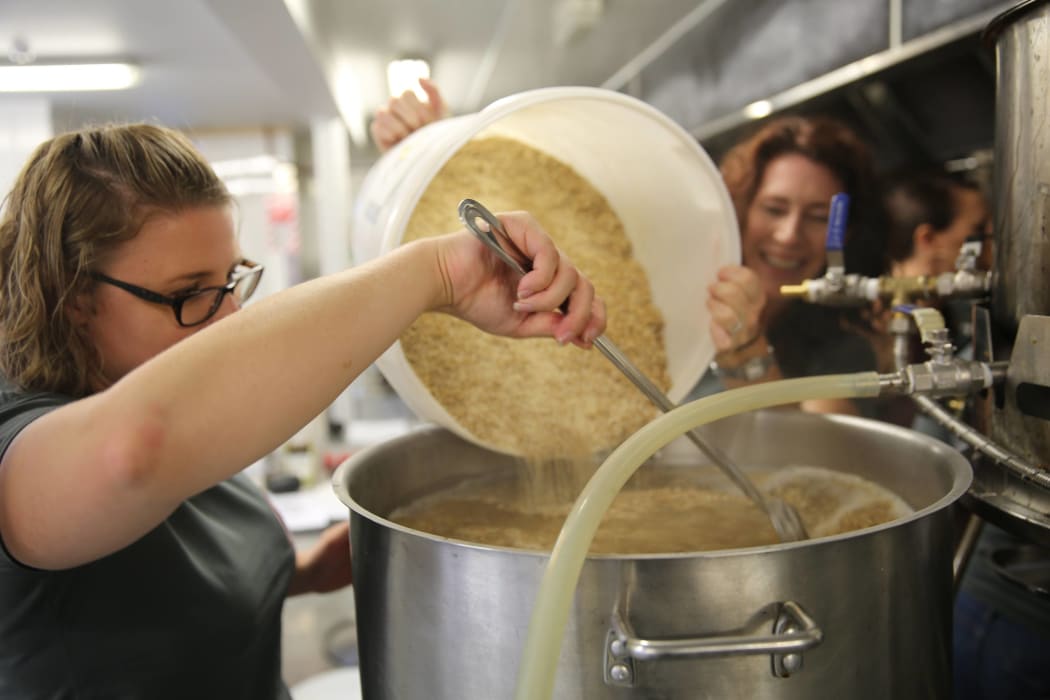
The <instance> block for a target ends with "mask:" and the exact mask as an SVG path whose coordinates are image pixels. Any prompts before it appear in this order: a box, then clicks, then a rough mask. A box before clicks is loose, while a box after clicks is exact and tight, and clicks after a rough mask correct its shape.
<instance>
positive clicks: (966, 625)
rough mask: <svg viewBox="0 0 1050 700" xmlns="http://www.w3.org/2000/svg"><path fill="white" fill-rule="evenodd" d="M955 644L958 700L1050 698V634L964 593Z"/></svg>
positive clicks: (958, 603)
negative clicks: (1045, 633) (1024, 623)
mask: <svg viewBox="0 0 1050 700" xmlns="http://www.w3.org/2000/svg"><path fill="white" fill-rule="evenodd" d="M953 647H954V658H953V660H952V665H953V667H954V686H955V692H954V695H953V697H954V700H1050V638H1048V637H1045V636H1043V635H1041V634H1039V633H1037V632H1035V631H1033V630H1031V629H1029V628H1027V627H1025V626H1023V625H1019V624H1017V623H1015V622H1013V621H1012V620H1009V619H1007V618H1005V617H1003V616H1002V615H1001V614H999V613H998V612H996V610H995V609H994V608H991V607H989V606H987V605H985V604H984V603H983V602H981V601H980V600H978V599H977V598H975V597H973V596H971V595H968V594H966V593H963V592H960V593H959V594H958V596H957V597H956V599H955V620H954V640H953Z"/></svg>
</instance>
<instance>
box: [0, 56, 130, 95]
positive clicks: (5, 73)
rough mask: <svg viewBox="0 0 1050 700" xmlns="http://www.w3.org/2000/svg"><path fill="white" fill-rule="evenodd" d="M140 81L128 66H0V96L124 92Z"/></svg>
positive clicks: (124, 64) (109, 64)
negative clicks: (21, 93) (22, 93)
mask: <svg viewBox="0 0 1050 700" xmlns="http://www.w3.org/2000/svg"><path fill="white" fill-rule="evenodd" d="M138 81H139V68H138V66H135V65H132V64H130V63H70V64H41V63H29V64H26V65H6V66H0V92H81V91H89V90H124V89H126V88H130V87H132V86H134V85H135V84H137V83H138Z"/></svg>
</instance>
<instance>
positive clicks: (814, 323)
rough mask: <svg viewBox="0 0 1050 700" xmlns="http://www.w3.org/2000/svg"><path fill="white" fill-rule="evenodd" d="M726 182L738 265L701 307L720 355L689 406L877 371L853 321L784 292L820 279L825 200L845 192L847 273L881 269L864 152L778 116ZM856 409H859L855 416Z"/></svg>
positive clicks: (729, 166)
mask: <svg viewBox="0 0 1050 700" xmlns="http://www.w3.org/2000/svg"><path fill="white" fill-rule="evenodd" d="M721 170H722V177H723V179H724V180H725V184H726V187H727V188H728V190H729V194H730V197H731V198H732V200H733V205H734V207H735V209H736V213H737V218H738V220H739V221H740V230H741V250H742V253H743V264H742V265H739V266H736V265H733V266H727V267H724V268H722V269H721V270H719V274H718V280H717V281H716V282H715V283H714V284H713V285H711V288H710V296H709V297H708V299H707V307H708V309H709V310H710V312H711V316H712V321H711V334H712V336H713V338H714V341H715V346H716V347H717V348H718V351H719V352H718V354H717V355H716V357H715V362H714V363H713V364H712V372H710V373H708V375H707V376H705V377H704V379H702V380H701V382H700V384H699V385H698V386H697V388H696V389H695V390H694V391H693V393H692V395H691V397H692V398H697V397H699V396H703V395H706V394H709V393H713V392H714V391H717V390H719V388H721V387H723V386H724V387H729V388H732V387H737V386H742V385H744V384H748V383H752V382H757V381H771V380H774V379H780V378H783V377H801V376H811V375H816V374H829V373H836V372H858V371H864V370H871V369H874V368H875V354H874V351H873V350H872V349H871V346H870V344H869V343H868V342H867V340H865V338H864V337H863V336H862V335H861V334H859V333H854V332H851V327H853V326H855V325H856V324H859V323H860V319H859V318H858V317H856V316H855V315H853V314H851V313H850V312H844V311H840V310H835V309H826V308H822V307H817V306H812V305H808V304H806V303H805V302H801V301H789V300H787V299H785V298H784V297H782V296H781V295H780V287H781V286H782V285H787V284H798V283H799V282H801V281H802V280H804V279H808V278H812V277H816V276H818V275H819V274H821V273H822V272H823V270H824V268H825V266H826V265H827V259H826V254H825V242H824V239H825V235H826V233H827V224H828V211H829V207H830V204H831V198H832V196H833V195H835V194H836V193H838V192H847V193H848V194H849V195H850V197H851V199H852V207H851V213H850V218H849V222H848V224H847V232H846V249H845V254H846V265H847V270H848V271H849V272H857V273H862V274H867V275H878V274H880V273H881V272H882V271H883V269H884V266H885V262H884V261H885V253H884V244H883V242H882V228H881V226H880V225H879V221H880V220H881V214H880V209H879V202H878V198H877V193H876V190H875V184H874V183H875V177H874V164H873V161H872V158H871V154H870V152H869V149H868V147H867V146H866V145H865V144H864V143H863V142H862V141H861V140H860V138H859V137H858V136H857V135H856V134H855V133H854V132H853V131H852V130H850V129H849V128H848V127H846V126H845V125H843V124H841V123H839V122H837V121H834V120H832V119H827V118H820V117H816V118H811V117H801V116H791V117H781V118H779V119H775V120H773V121H770V122H769V123H767V124H765V125H764V126H762V127H761V128H760V129H759V130H758V131H757V132H755V134H754V135H752V136H751V137H750V138H748V139H746V140H744V141H742V142H740V143H739V144H737V145H736V146H734V147H733V148H732V149H730V150H729V152H728V153H727V154H726V156H725V158H724V159H723V161H722V164H721ZM803 408H804V409H806V410H811V411H817V412H835V413H853V414H856V413H861V412H864V413H868V414H870V413H871V412H872V410H871V409H872V407H870V406H864V407H862V406H860V405H858V404H856V403H855V402H852V401H847V400H841V401H821V402H807V403H806V404H804V405H803ZM862 408H863V409H865V410H863V411H862Z"/></svg>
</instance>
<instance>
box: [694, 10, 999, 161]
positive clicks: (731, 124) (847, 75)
mask: <svg viewBox="0 0 1050 700" xmlns="http://www.w3.org/2000/svg"><path fill="white" fill-rule="evenodd" d="M1008 6H1009V3H1003V4H1001V5H999V6H998V7H996V8H993V9H992V10H989V11H984V12H980V13H977V14H974V15H972V16H970V17H967V18H965V19H961V20H958V21H956V22H953V23H951V24H949V25H947V26H944V27H941V28H940V29H936V30H934V31H932V32H929V33H927V34H923V35H922V36H920V37H918V38H916V39H912V40H910V41H906V42H904V43H903V44H900V45H899V46H893V47H891V48H888V49H886V50H885V51H879V52H878V53H874V54H872V55H870V56H865V57H864V58H862V59H860V60H858V61H854V62H852V63H848V64H846V65H844V66H842V67H841V68H836V69H835V70H832V71H829V72H827V73H825V74H823V75H820V76H817V77H816V78H813V79H812V80H807V81H806V82H804V83H801V84H799V85H795V86H793V87H790V88H788V89H786V90H784V91H782V92H779V93H777V94H775V95H769V96H767V97H765V101H767V102H769V106H770V113H772V114H778V113H780V112H783V111H785V110H790V109H791V108H793V107H798V106H799V105H801V104H803V103H805V102H808V101H810V100H813V99H815V98H819V97H820V96H822V95H827V94H828V93H831V92H833V91H835V90H838V89H841V88H843V87H845V86H848V85H851V84H853V83H857V82H859V81H860V80H862V79H863V78H866V77H868V76H872V75H875V74H876V73H880V72H882V71H886V70H888V69H891V68H894V67H895V66H900V65H902V64H904V63H906V62H908V61H911V60H913V59H916V58H919V57H921V56H923V55H924V54H929V53H930V52H931V51H934V50H935V49H938V48H940V47H942V46H945V45H949V44H951V43H952V42H955V41H958V40H959V39H961V38H963V37H966V36H968V35H971V34H973V33H974V32H978V31H980V30H981V28H982V27H984V26H985V25H986V24H987V23H988V21H989V20H990V19H992V17H994V16H995V15H997V14H998V13H1000V12H1002V10H1003V8H1005V7H1008ZM753 121H754V117H753V116H752V115H751V114H749V112H748V109H747V108H746V107H744V108H741V109H738V110H735V111H733V112H730V113H728V114H725V115H723V116H720V117H718V118H716V119H711V120H709V121H707V122H705V123H703V124H699V125H697V126H694V127H691V128H690V129H689V132H690V133H691V134H693V136H695V137H696V138H697V139H699V140H700V141H705V140H707V139H710V138H712V137H715V136H718V135H719V134H723V133H725V132H728V131H731V130H733V129H736V128H739V127H740V126H741V125H745V124H749V123H751V122H753Z"/></svg>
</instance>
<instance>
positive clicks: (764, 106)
mask: <svg viewBox="0 0 1050 700" xmlns="http://www.w3.org/2000/svg"><path fill="white" fill-rule="evenodd" d="M772 113H773V103H772V102H770V101H769V100H759V101H758V102H752V103H751V104H749V105H748V106H747V107H744V114H745V115H746V116H747V117H748V118H750V119H761V118H762V117H768V116H769V115H770V114H772Z"/></svg>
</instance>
